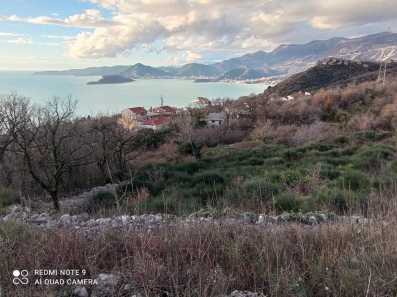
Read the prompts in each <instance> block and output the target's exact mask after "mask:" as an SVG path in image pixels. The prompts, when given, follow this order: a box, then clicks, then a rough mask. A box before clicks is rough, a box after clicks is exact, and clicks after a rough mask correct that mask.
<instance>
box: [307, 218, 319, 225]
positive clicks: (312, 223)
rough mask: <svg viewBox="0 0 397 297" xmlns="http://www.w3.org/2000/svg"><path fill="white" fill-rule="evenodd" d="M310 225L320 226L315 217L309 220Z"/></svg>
mask: <svg viewBox="0 0 397 297" xmlns="http://www.w3.org/2000/svg"><path fill="white" fill-rule="evenodd" d="M309 223H310V224H311V225H318V220H317V218H316V217H315V216H311V217H310V218H309Z"/></svg>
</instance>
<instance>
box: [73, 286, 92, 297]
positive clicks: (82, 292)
mask: <svg viewBox="0 0 397 297" xmlns="http://www.w3.org/2000/svg"><path fill="white" fill-rule="evenodd" d="M73 296H75V297H88V292H87V290H86V288H85V287H83V286H76V287H75V288H74V289H73Z"/></svg>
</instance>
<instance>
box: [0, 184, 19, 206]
mask: <svg viewBox="0 0 397 297" xmlns="http://www.w3.org/2000/svg"><path fill="white" fill-rule="evenodd" d="M18 203H20V197H19V195H18V194H17V192H16V191H14V190H12V189H9V188H3V187H0V208H1V207H6V206H9V205H12V204H18Z"/></svg>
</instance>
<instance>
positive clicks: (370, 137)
mask: <svg viewBox="0 0 397 297" xmlns="http://www.w3.org/2000/svg"><path fill="white" fill-rule="evenodd" d="M354 136H355V137H356V138H357V139H358V140H359V141H360V142H361V143H365V142H368V141H379V140H382V139H385V138H389V137H391V136H393V133H392V132H390V131H365V132H357V133H355V134H354Z"/></svg>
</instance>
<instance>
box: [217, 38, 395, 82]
mask: <svg viewBox="0 0 397 297" xmlns="http://www.w3.org/2000/svg"><path fill="white" fill-rule="evenodd" d="M389 38H390V40H391V43H390V44H385V40H386V32H384V33H379V34H373V35H367V36H364V37H360V38H354V39H347V38H339V37H335V38H331V39H328V40H314V41H311V42H309V43H306V44H290V45H285V44H283V45H280V46H279V47H277V48H276V49H275V50H273V51H272V52H270V53H266V52H263V51H259V52H256V53H253V54H247V55H244V56H242V57H239V58H232V59H230V60H225V61H222V62H219V63H216V64H214V65H212V66H214V67H216V68H217V69H219V70H223V71H229V70H232V69H234V68H242V67H248V68H252V69H263V68H265V67H268V68H271V69H273V70H277V71H279V72H280V73H285V74H290V75H291V74H294V73H297V72H300V71H303V70H305V69H307V68H309V67H310V66H313V65H315V63H316V62H317V61H318V60H322V59H323V58H326V57H329V56H333V57H340V58H345V59H348V60H369V61H382V60H384V59H394V60H396V59H397V34H391V35H390V36H389Z"/></svg>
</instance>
